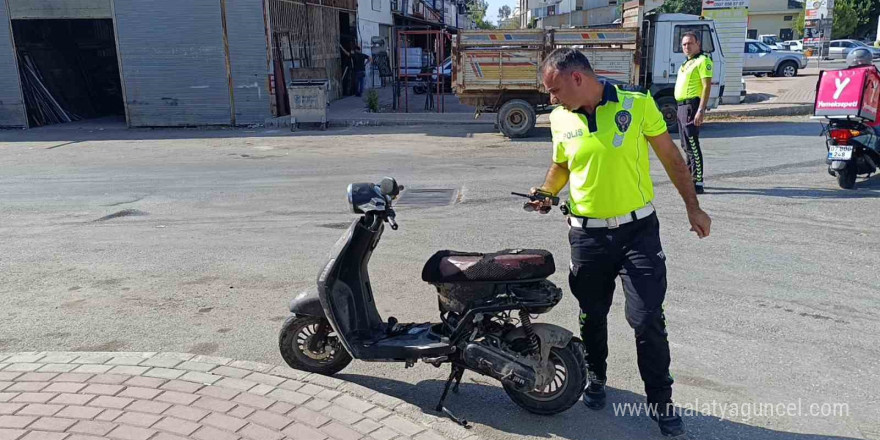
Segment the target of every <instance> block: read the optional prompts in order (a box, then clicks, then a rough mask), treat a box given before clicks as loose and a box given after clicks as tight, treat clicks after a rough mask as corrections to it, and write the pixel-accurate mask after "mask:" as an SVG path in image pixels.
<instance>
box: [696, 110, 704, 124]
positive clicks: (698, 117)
mask: <svg viewBox="0 0 880 440" xmlns="http://www.w3.org/2000/svg"><path fill="white" fill-rule="evenodd" d="M703 116H704V114H703V110H697V114H696V115H694V125H696V126H697V127H699V126H701V125H703Z"/></svg>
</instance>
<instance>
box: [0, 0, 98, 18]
mask: <svg viewBox="0 0 880 440" xmlns="http://www.w3.org/2000/svg"><path fill="white" fill-rule="evenodd" d="M110 2H111V0H9V12H10V15H11V16H12V18H13V19H14V20H15V19H27V18H111V17H112V16H113V13H112V8H111V6H110Z"/></svg>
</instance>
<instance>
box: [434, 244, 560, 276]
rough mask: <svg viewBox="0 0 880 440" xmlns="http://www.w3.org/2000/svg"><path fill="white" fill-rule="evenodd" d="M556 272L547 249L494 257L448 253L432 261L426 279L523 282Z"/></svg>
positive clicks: (444, 252)
mask: <svg viewBox="0 0 880 440" xmlns="http://www.w3.org/2000/svg"><path fill="white" fill-rule="evenodd" d="M553 272H556V264H555V263H554V262H553V254H551V253H550V252H548V251H545V250H543V249H505V250H503V251H499V252H494V253H490V254H482V253H477V252H458V251H450V250H445V251H440V252H437V253H436V254H434V255H433V256H431V258H429V259H428V262H427V263H425V267H424V268H423V269H422V280H424V281H427V282H429V283H455V282H462V281H521V280H535V279H543V278H547V277H548V276H550V275H552V274H553Z"/></svg>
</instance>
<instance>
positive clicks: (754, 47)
mask: <svg viewBox="0 0 880 440" xmlns="http://www.w3.org/2000/svg"><path fill="white" fill-rule="evenodd" d="M805 67H807V57H805V56H804V54H803V53H801V52H792V51H789V50H773V49H771V48H770V46H767V45H766V44H764V43H762V42H760V41H757V40H746V44H745V59H744V60H743V73H744V74H746V73H750V74H754V75H756V76H763V75H773V76H784V77H793V76H797V73H798V69H803V68H805Z"/></svg>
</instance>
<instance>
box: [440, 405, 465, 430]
mask: <svg viewBox="0 0 880 440" xmlns="http://www.w3.org/2000/svg"><path fill="white" fill-rule="evenodd" d="M443 414H446V415H447V416H448V417H449V418H450V419H452V421H453V422H455V423H457V424H458V425H459V426H461V427H463V428H465V429H471V425H468V421H467V420H465V419H462V418H459V417H456V416H455V414H452V411H449V410H448V409H446V407H445V406H444V407H443Z"/></svg>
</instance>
